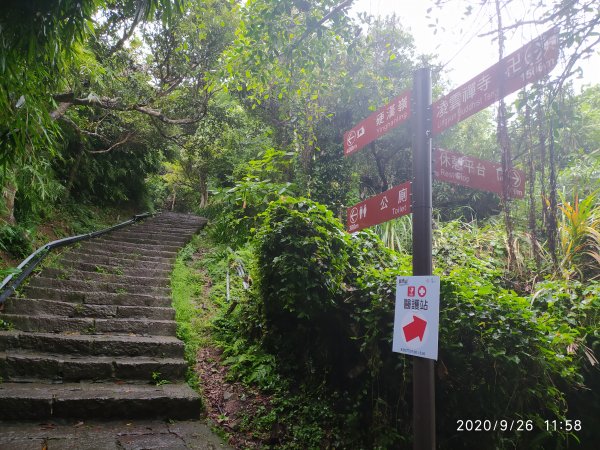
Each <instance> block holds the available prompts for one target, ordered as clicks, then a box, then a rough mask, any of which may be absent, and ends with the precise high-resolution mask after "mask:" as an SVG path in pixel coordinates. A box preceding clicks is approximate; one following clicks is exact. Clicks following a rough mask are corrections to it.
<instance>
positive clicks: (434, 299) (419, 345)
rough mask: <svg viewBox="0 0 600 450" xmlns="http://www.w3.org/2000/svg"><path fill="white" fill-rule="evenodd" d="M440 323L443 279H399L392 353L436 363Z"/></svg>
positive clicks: (429, 277) (397, 281)
mask: <svg viewBox="0 0 600 450" xmlns="http://www.w3.org/2000/svg"><path fill="white" fill-rule="evenodd" d="M439 321H440V278H439V277H434V276H424V277H398V278H397V279H396V311H395V314H394V340H393V344H392V350H393V351H394V352H397V353H405V354H407V355H412V356H420V357H422V358H429V359H436V360H437V357H438V332H439Z"/></svg>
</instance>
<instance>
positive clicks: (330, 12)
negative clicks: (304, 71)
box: [289, 0, 354, 53]
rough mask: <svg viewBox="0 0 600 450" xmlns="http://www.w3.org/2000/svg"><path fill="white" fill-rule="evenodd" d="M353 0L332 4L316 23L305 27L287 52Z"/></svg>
mask: <svg viewBox="0 0 600 450" xmlns="http://www.w3.org/2000/svg"><path fill="white" fill-rule="evenodd" d="M353 1H354V0H344V1H343V2H342V3H340V4H339V5H337V6H334V7H333V9H332V10H331V11H329V12H328V13H327V14H325V15H324V16H323V18H322V19H321V20H319V21H318V22H317V23H315V24H314V25H313V26H311V27H309V28H307V29H306V30H305V31H304V33H302V36H300V37H299V38H298V40H297V41H296V42H294V43H292V45H291V46H290V49H289V52H290V53H291V52H292V51H294V50H295V49H296V48H297V47H298V46H299V45H300V43H301V42H302V41H304V40H305V39H306V38H307V37H308V36H310V35H311V34H312V33H313V32H314V31H315V30H316V29H317V28H319V27H320V26H321V25H323V24H324V23H325V22H327V21H328V20H329V19H331V18H332V17H333V16H334V15H336V14H337V13H338V12H340V11H341V10H342V9H344V8H347V7H350V6H351V5H352V2H353Z"/></svg>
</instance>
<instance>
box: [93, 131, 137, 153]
mask: <svg viewBox="0 0 600 450" xmlns="http://www.w3.org/2000/svg"><path fill="white" fill-rule="evenodd" d="M134 135H135V132H134V131H130V132H129V133H127V134H126V135H125V137H124V138H123V139H121V140H120V141H118V142H116V143H114V144H113V145H111V146H110V147H108V148H107V149H105V150H88V153H108V152H110V151H111V150H113V149H114V148H116V147H118V146H119V145H123V144H125V143H126V142H127V141H129V139H130V138H131V137H132V136H134Z"/></svg>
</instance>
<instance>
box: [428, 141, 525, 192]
mask: <svg viewBox="0 0 600 450" xmlns="http://www.w3.org/2000/svg"><path fill="white" fill-rule="evenodd" d="M433 174H434V176H435V178H436V179H437V180H440V181H446V182H448V183H454V184H460V185H461V186H467V187H470V188H473V189H479V190H481V191H488V192H494V193H496V194H499V195H502V179H503V178H504V176H503V172H502V164H498V163H495V162H491V161H485V160H483V159H478V158H473V157H472V156H467V155H463V154H461V153H457V152H450V151H448V150H444V149H441V148H439V149H437V150H435V152H434V164H433ZM508 194H509V196H510V197H513V198H523V196H524V195H525V172H523V171H522V170H518V169H511V170H510V184H509V192H508Z"/></svg>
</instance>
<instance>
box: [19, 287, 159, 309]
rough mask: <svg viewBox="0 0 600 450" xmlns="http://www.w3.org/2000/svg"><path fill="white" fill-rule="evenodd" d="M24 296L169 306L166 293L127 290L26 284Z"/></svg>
mask: <svg viewBox="0 0 600 450" xmlns="http://www.w3.org/2000/svg"><path fill="white" fill-rule="evenodd" d="M23 292H24V296H25V297H27V298H32V299H43V300H59V301H64V302H71V303H84V304H93V305H115V306H151V307H165V308H166V307H170V306H171V297H169V296H166V295H151V294H131V293H128V292H116V293H115V292H90V291H74V290H69V289H62V288H53V287H46V286H42V287H40V286H31V285H29V286H27V287H25V289H24V290H23Z"/></svg>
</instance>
